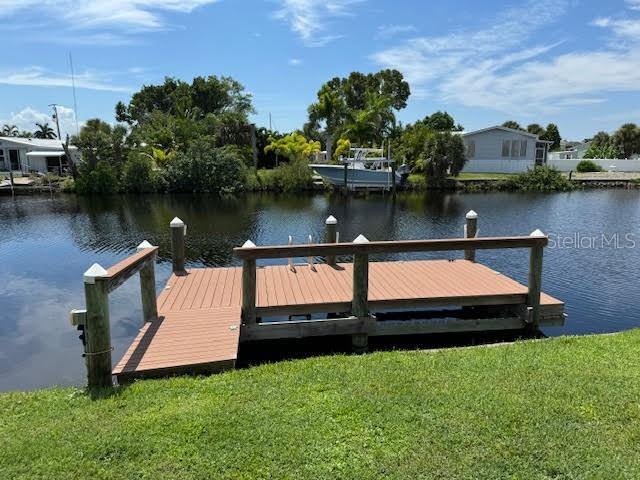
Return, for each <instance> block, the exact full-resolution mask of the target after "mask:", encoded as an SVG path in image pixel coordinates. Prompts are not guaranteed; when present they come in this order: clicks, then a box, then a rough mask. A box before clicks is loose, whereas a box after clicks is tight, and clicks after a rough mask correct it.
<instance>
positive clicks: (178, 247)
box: [169, 217, 187, 273]
mask: <svg viewBox="0 0 640 480" xmlns="http://www.w3.org/2000/svg"><path fill="white" fill-rule="evenodd" d="M169 226H170V227H171V261H172V263H173V273H184V271H185V270H184V258H185V254H184V236H185V233H186V229H187V227H186V225H185V224H184V222H183V221H182V220H180V219H179V218H178V217H175V218H174V219H173V220H171V223H170V224H169Z"/></svg>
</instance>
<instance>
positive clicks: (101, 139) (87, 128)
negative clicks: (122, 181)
mask: <svg viewBox="0 0 640 480" xmlns="http://www.w3.org/2000/svg"><path fill="white" fill-rule="evenodd" d="M126 134H127V129H126V128H125V127H123V126H122V125H116V126H115V127H112V126H111V125H109V124H108V123H106V122H103V121H102V120H100V119H99V118H92V119H90V120H87V123H86V124H85V125H84V126H83V127H82V129H81V130H80V134H79V135H78V136H77V137H75V138H74V139H73V141H72V143H73V144H75V145H77V146H78V148H79V149H80V151H81V152H82V158H83V160H84V162H83V165H84V166H85V168H86V170H87V171H88V172H91V171H93V170H94V169H95V168H96V166H97V164H98V162H100V161H104V162H105V163H107V164H108V165H110V166H111V167H114V168H116V169H119V168H121V167H122V164H123V163H124V161H125V160H126V157H127V154H128V148H127V147H126ZM88 172H83V173H88Z"/></svg>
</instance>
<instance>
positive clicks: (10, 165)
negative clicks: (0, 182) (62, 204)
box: [0, 137, 80, 175]
mask: <svg viewBox="0 0 640 480" xmlns="http://www.w3.org/2000/svg"><path fill="white" fill-rule="evenodd" d="M69 152H70V153H71V156H72V160H73V161H74V162H76V163H77V162H78V161H79V160H80V152H79V151H78V148H77V147H75V146H73V145H69ZM68 166H69V163H68V162H67V155H66V154H65V152H64V149H63V148H62V142H61V141H60V140H48V139H46V140H45V139H40V138H22V137H0V172H7V171H9V169H11V171H13V172H16V173H30V172H40V173H47V172H51V173H55V174H57V175H61V174H62V173H64V172H65V171H66V170H67V168H68Z"/></svg>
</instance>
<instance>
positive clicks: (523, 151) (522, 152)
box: [520, 140, 527, 157]
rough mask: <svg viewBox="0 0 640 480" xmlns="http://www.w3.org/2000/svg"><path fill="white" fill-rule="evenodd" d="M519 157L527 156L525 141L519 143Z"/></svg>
mask: <svg viewBox="0 0 640 480" xmlns="http://www.w3.org/2000/svg"><path fill="white" fill-rule="evenodd" d="M520 156H521V157H526V156H527V141H526V140H522V141H521V142H520Z"/></svg>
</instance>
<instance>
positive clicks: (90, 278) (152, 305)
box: [71, 241, 158, 388]
mask: <svg viewBox="0 0 640 480" xmlns="http://www.w3.org/2000/svg"><path fill="white" fill-rule="evenodd" d="M157 252H158V247H154V246H153V245H151V244H150V243H149V242H147V241H144V242H142V243H141V244H140V245H139V246H138V248H137V253H135V254H133V255H131V256H130V257H128V258H126V259H125V260H122V261H121V262H118V263H117V264H115V265H114V266H112V267H111V268H109V269H104V268H103V267H102V266H101V265H99V264H97V263H94V264H93V265H92V266H91V267H90V268H89V270H87V271H86V272H85V273H84V294H85V310H72V311H71V324H72V325H74V326H77V327H78V328H79V329H80V330H82V332H83V333H82V335H81V338H82V339H83V344H84V354H83V356H84V357H85V361H86V366H87V384H88V386H89V388H95V387H110V386H111V385H112V380H111V351H112V350H113V349H112V347H111V331H110V330H111V328H110V320H109V293H111V292H113V291H114V290H116V289H117V288H118V287H119V286H121V285H122V284H123V283H125V282H126V281H127V280H128V279H129V278H131V277H132V276H133V275H135V274H136V273H140V294H141V298H142V311H143V317H144V322H150V321H153V320H155V319H157V317H158V308H157V302H156V278H155V262H156V257H157Z"/></svg>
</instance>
